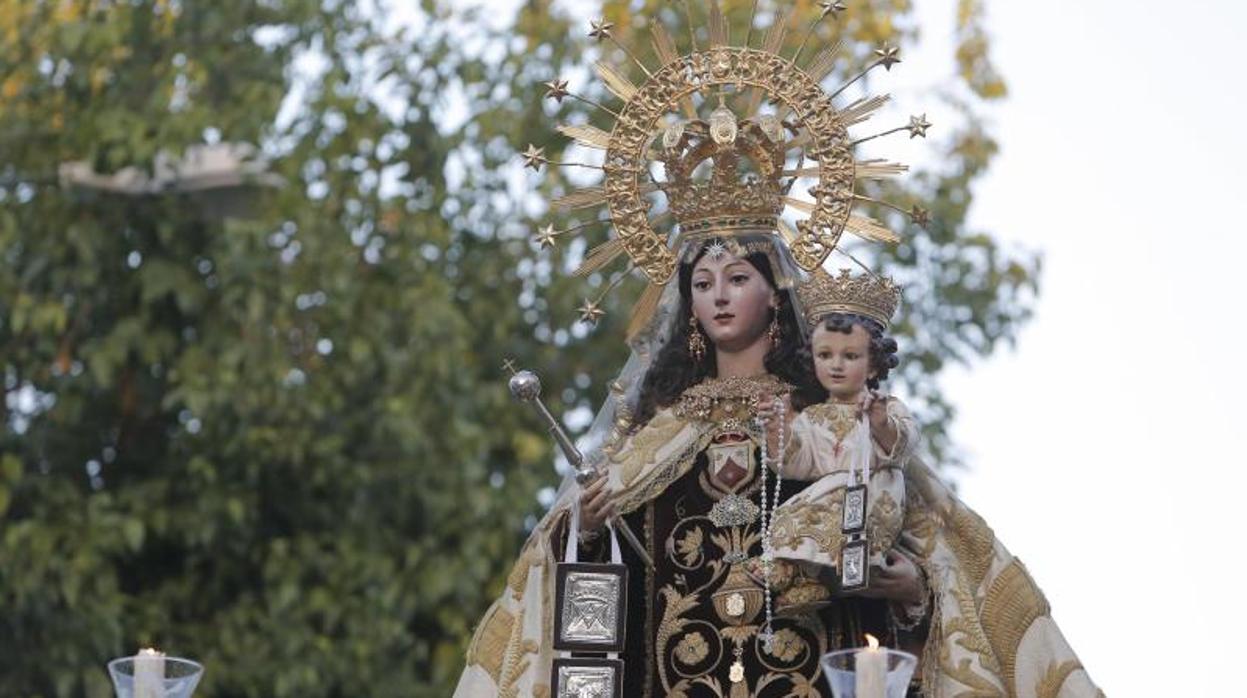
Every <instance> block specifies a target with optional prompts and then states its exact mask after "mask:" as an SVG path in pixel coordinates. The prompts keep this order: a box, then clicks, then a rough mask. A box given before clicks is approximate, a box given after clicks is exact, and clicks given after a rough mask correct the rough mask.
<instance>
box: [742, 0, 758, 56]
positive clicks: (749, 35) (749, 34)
mask: <svg viewBox="0 0 1247 698" xmlns="http://www.w3.org/2000/svg"><path fill="white" fill-rule="evenodd" d="M757 16H758V0H753V6H752V7H750V8H749V24H748V25H746V29H745V48H750V46H749V44H751V43H753V20H754V19H755V18H756V17H757Z"/></svg>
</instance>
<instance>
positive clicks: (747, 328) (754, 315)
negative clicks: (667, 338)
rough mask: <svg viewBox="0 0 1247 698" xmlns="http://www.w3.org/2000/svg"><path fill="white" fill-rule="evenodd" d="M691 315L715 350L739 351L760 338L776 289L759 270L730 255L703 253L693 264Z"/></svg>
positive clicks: (768, 322)
mask: <svg viewBox="0 0 1247 698" xmlns="http://www.w3.org/2000/svg"><path fill="white" fill-rule="evenodd" d="M692 296H693V297H692V301H693V315H694V316H695V317H696V318H697V321H698V322H700V323H701V326H702V329H704V330H705V331H706V334H707V335H708V336H709V337H710V341H711V342H713V343H714V346H715V348H716V349H720V350H722V351H729V352H735V351H741V350H743V349H745V348H747V347H749V346H751V345H752V344H753V343H754V342H757V341H758V340H759V339H761V338H762V335H763V334H764V333H765V332H766V328H767V325H768V324H770V321H771V308H772V307H773V306H774V304H775V291H774V289H772V288H771V285H770V283H768V282H767V280H766V277H765V276H763V275H762V272H760V271H758V270H757V268H756V267H754V266H753V265H752V264H750V263H749V262H748V261H746V260H744V259H742V258H740V257H737V256H735V255H732V254H728V253H722V254H720V255H719V256H718V257H715V256H714V255H712V254H706V255H703V256H702V258H701V259H700V260H698V262H697V264H696V265H695V266H694V267H693V276H692Z"/></svg>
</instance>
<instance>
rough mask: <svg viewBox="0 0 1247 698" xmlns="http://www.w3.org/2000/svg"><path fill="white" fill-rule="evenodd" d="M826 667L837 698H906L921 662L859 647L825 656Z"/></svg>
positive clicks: (893, 652)
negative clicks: (915, 671) (910, 682)
mask: <svg viewBox="0 0 1247 698" xmlns="http://www.w3.org/2000/svg"><path fill="white" fill-rule="evenodd" d="M822 664H823V673H824V674H826V675H827V682H828V683H829V684H831V693H832V695H833V696H835V698H905V692H906V691H907V690H909V680H910V678H912V677H913V675H914V669H915V668H916V667H917V666H918V658H917V657H915V656H914V655H912V654H910V653H908V652H902V651H900V650H893V649H887V648H884V647H880V648H878V649H870V648H865V647H859V648H855V649H848V650H837V651H835V652H830V653H828V654H825V655H823V658H822Z"/></svg>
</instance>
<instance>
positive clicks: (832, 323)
mask: <svg viewBox="0 0 1247 698" xmlns="http://www.w3.org/2000/svg"><path fill="white" fill-rule="evenodd" d="M818 323H819V324H820V325H822V326H823V328H825V329H826V330H827V331H829V332H840V333H841V334H849V333H851V332H852V331H853V326H854V325H859V326H861V328H862V329H863V330H866V334H868V335H870V371H871V373H872V374H874V375H872V376H871V377H870V378H868V379H867V380H866V386H867V387H869V388H870V389H871V390H876V389H878V388H879V383H880V381H883V380H886V379H887V377H888V372H889V371H891V370H892V369H894V368H896V367H897V366H898V365H899V364H900V359H898V358H897V357H896V351H897V346H896V340H895V339H892V338H891V337H889V336H887V335H886V334H884V329H883V325H881V324H879V321H878V320H875V319H874V318H868V317H866V316H865V315H858V314H856V313H828V314H827V315H824V316H823V317H822V318H820V319H819V321H818ZM817 327H818V326H817V325H815V327H813V328H811V330H810V332H811V339H813V336H812V335H813V331H814V330H815V329H817ZM802 352H803V353H804V354H805V356H803V357H802V358H803V359H804V360H805V361H807V362H808V363H809V365H811V366H813V365H814V356H813V353H812V352H813V350H812V349H811V348H810V344H808V343H807V344H806V345H805V346H804V347H803V348H802ZM820 387H821V386H820ZM824 399H826V391H825V390H824Z"/></svg>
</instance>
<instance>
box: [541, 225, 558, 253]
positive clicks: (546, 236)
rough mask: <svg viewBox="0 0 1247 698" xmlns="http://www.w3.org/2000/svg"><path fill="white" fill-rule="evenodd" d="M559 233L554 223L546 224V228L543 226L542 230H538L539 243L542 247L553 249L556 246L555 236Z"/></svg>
mask: <svg viewBox="0 0 1247 698" xmlns="http://www.w3.org/2000/svg"><path fill="white" fill-rule="evenodd" d="M557 235H558V231H556V230H555V229H554V224H553V223H550V224H548V225H546V226H545V227H544V228H542V229H541V230H540V231H538V233H537V243H538V244H540V245H541V248H542V249H546V248H551V249H552V248H553V247H554V238H555V236H557Z"/></svg>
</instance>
